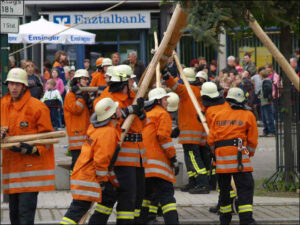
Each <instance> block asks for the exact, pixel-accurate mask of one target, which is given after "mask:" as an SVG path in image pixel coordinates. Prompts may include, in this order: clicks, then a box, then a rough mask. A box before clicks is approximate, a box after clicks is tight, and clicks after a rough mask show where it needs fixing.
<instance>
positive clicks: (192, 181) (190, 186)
mask: <svg viewBox="0 0 300 225" xmlns="http://www.w3.org/2000/svg"><path fill="white" fill-rule="evenodd" d="M195 186H196V180H195V178H194V177H192V178H189V183H188V184H187V185H184V186H183V187H182V188H180V190H181V191H182V192H189V190H190V189H193V188H194V187H195Z"/></svg>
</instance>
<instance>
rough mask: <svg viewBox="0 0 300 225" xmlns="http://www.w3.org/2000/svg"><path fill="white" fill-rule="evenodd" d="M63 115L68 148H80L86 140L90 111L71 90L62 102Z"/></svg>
mask: <svg viewBox="0 0 300 225" xmlns="http://www.w3.org/2000/svg"><path fill="white" fill-rule="evenodd" d="M64 117H65V123H66V128H67V133H68V142H69V150H74V149H81V147H82V145H83V143H84V141H85V140H86V132H87V129H88V126H89V124H90V112H89V110H88V107H87V106H86V103H85V101H84V100H83V99H82V98H78V99H76V95H75V93H73V92H71V91H70V92H68V93H67V95H66V97H65V102H64Z"/></svg>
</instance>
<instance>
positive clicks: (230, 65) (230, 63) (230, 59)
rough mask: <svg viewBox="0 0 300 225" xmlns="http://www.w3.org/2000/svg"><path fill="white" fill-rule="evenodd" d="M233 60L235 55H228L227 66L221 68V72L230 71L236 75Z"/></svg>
mask: <svg viewBox="0 0 300 225" xmlns="http://www.w3.org/2000/svg"><path fill="white" fill-rule="evenodd" d="M234 61H235V57H234V56H232V55H231V56H229V57H228V58H227V66H226V67H225V68H224V69H223V70H222V72H223V73H228V75H229V74H230V73H233V74H234V75H237V74H238V72H237V71H236V69H235V66H234Z"/></svg>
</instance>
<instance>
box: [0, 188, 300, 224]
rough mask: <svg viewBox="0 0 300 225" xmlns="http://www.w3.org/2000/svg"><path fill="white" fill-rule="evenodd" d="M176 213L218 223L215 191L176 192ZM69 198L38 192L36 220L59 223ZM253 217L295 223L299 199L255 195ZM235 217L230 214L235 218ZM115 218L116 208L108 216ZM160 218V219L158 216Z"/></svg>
mask: <svg viewBox="0 0 300 225" xmlns="http://www.w3.org/2000/svg"><path fill="white" fill-rule="evenodd" d="M175 196H176V200H177V204H178V212H179V217H180V221H181V223H182V224H218V217H217V216H216V215H215V214H212V213H209V212H208V209H209V207H210V206H213V205H214V204H215V203H216V202H217V198H218V194H217V192H216V191H213V192H211V193H210V194H208V195H191V194H188V193H183V192H181V191H178V190H177V191H176V194H175ZM71 200H72V196H71V193H70V192H69V191H55V192H41V193H40V194H39V201H38V210H37V214H36V220H35V221H36V222H37V223H42V224H49V223H51V224H58V223H59V221H60V219H61V218H62V216H63V215H64V213H65V212H66V209H67V207H68V206H69V204H70V202H71ZM254 217H255V218H256V220H257V221H258V222H260V224H268V223H272V224H281V223H280V222H284V223H283V224H298V222H297V221H298V220H299V199H298V198H275V197H254ZM237 219H238V218H237V216H234V217H233V220H234V221H237ZM109 221H110V223H113V222H114V221H115V211H114V214H113V215H112V216H111V218H110V220H109ZM158 221H162V218H158ZM8 223H9V218H8V205H7V204H4V203H2V205H1V224H8Z"/></svg>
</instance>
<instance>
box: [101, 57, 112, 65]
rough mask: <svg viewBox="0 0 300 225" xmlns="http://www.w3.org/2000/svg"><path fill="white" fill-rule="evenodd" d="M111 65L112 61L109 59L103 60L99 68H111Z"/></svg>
mask: <svg viewBox="0 0 300 225" xmlns="http://www.w3.org/2000/svg"><path fill="white" fill-rule="evenodd" d="M111 65H112V61H111V59H110V58H104V59H103V61H102V65H101V66H111Z"/></svg>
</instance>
